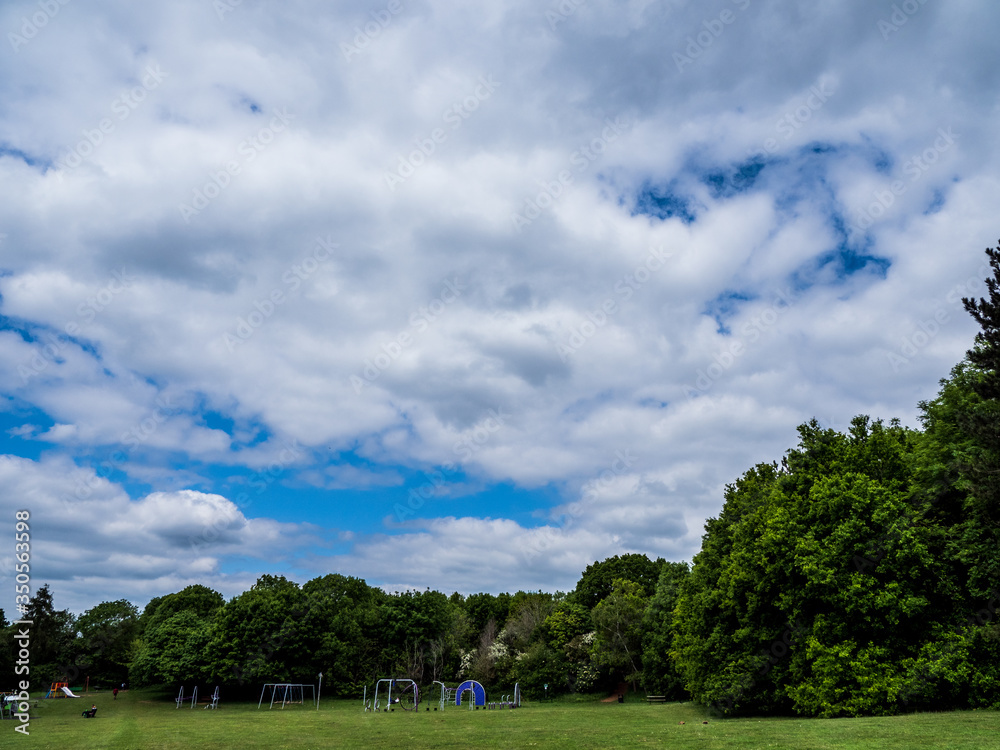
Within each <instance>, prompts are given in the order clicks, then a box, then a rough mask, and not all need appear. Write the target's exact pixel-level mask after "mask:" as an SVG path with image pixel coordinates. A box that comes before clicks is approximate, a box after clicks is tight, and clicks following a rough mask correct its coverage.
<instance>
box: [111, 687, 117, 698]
mask: <svg viewBox="0 0 1000 750" xmlns="http://www.w3.org/2000/svg"><path fill="white" fill-rule="evenodd" d="M111 699H112V700H118V688H115V689H114V690H112V691H111Z"/></svg>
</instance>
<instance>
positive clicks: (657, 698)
mask: <svg viewBox="0 0 1000 750" xmlns="http://www.w3.org/2000/svg"><path fill="white" fill-rule="evenodd" d="M646 700H647V701H649V702H650V703H666V702H667V696H665V695H647V696H646Z"/></svg>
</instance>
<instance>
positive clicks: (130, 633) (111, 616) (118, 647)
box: [74, 599, 139, 685]
mask: <svg viewBox="0 0 1000 750" xmlns="http://www.w3.org/2000/svg"><path fill="white" fill-rule="evenodd" d="M76 629H77V633H78V637H77V639H76V642H75V643H74V652H75V654H76V663H77V664H78V665H80V668H81V669H82V670H83V671H84V673H85V674H86V675H87V676H88V677H89V678H90V684H91V685H102V684H103V685H115V684H119V683H122V682H127V681H128V679H129V677H128V665H129V660H130V650H131V646H132V641H133V640H134V639H135V637H136V635H137V634H138V631H139V610H138V608H137V607H136V606H135V605H134V604H132V603H131V602H129V601H126V600H124V599H119V600H118V601H113V602H101V603H100V604H98V605H97V606H96V607H93V608H91V609H88V610H87V611H86V612H84V613H83V614H82V615H80V616H79V617H78V618H77V620H76Z"/></svg>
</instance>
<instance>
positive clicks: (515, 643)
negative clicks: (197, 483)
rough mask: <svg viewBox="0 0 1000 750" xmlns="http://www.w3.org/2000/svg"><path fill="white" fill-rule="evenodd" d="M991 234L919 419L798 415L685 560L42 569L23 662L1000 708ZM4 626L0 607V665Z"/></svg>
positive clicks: (352, 683)
mask: <svg viewBox="0 0 1000 750" xmlns="http://www.w3.org/2000/svg"><path fill="white" fill-rule="evenodd" d="M987 255H988V257H989V262H990V267H991V269H992V272H993V275H992V276H991V277H990V278H987V279H986V286H987V291H988V296H987V297H986V298H981V299H979V300H975V299H965V300H963V302H964V304H965V307H966V309H967V310H968V311H969V313H970V314H971V315H972V316H973V317H974V318H975V320H976V321H977V322H978V323H979V324H980V326H981V330H980V332H979V333H978V334H977V335H976V339H975V342H974V345H973V348H972V349H970V350H969V352H968V353H967V354H966V356H965V358H964V359H963V360H962V361H961V362H959V363H958V364H957V365H956V366H955V367H954V368H953V369H952V371H951V374H950V376H949V377H948V378H946V379H944V380H942V381H941V383H940V389H939V391H938V393H937V396H936V397H935V398H934V399H931V400H928V401H924V402H921V403H920V404H919V411H920V424H921V426H920V429H912V428H907V427H903V426H902V425H901V424H900V423H899V422H898V421H897V420H893V421H891V422H889V423H888V424H885V423H883V422H882V421H880V420H872V419H871V418H869V417H867V416H858V417H855V418H854V419H853V420H852V422H851V425H850V427H849V428H848V429H847V430H846V431H844V432H838V431H836V430H833V429H830V428H824V427H822V426H821V425H820V424H819V423H817V422H816V421H815V420H813V421H810V422H808V423H806V424H804V425H802V426H800V427H799V429H798V435H799V441H798V444H797V445H796V447H794V448H792V449H791V450H789V451H788V452H787V453H786V454H785V455H784V456H783V457H782V458H781V459H780V461H777V460H776V461H772V462H770V463H761V464H758V465H757V466H754V467H752V468H750V469H749V470H748V471H746V472H745V473H744V474H743V475H742V476H741V477H739V478H738V479H737V480H736V481H735V482H733V483H732V484H731V485H729V486H727V487H726V489H725V496H724V504H723V507H722V510H721V512H720V513H719V515H718V517H715V518H710V519H709V520H708V521H707V522H706V524H705V533H704V535H703V537H702V546H701V550H700V551H699V552H698V554H697V555H696V556H695V557H694V559H693V561H692V564H691V566H690V567H689V566H688V565H687V564H686V563H677V562H667V561H665V560H663V559H662V558H661V559H657V560H655V561H654V560H650V559H649V558H648V557H646V556H645V555H641V554H623V555H620V556H615V557H612V558H609V559H607V560H604V561H601V562H595V563H594V564H592V565H590V566H588V567H587V569H586V570H584V571H583V573H582V575H581V578H580V580H579V581H578V582H577V584H576V587H575V588H574V589H573V591H571V592H568V593H558V592H557V593H555V594H552V593H544V592H540V591H539V592H525V591H519V592H517V593H516V594H506V593H505V594H499V595H492V594H486V593H480V594H473V595H471V596H462V595H460V594H457V593H455V594H452V595H451V596H447V595H445V594H443V593H441V592H438V591H432V590H426V591H423V592H419V591H409V592H403V593H387V592H385V591H383V590H382V589H380V588H376V587H371V586H369V585H367V584H366V583H365V581H363V580H361V579H359V578H352V577H348V576H343V575H339V574H330V575H326V576H323V577H320V578H315V579H313V580H311V581H309V582H307V583H305V584H303V585H301V586H300V585H299V584H297V583H294V582H292V581H288V580H286V579H285V578H283V577H280V576H270V575H265V576H262V577H261V578H260V579H258V581H257V582H256V584H255V585H254V586H253V587H251V589H250V590H249V591H246V592H244V593H242V594H240V595H238V596H236V597H235V598H233V599H231V600H230V601H228V602H227V601H225V600H224V598H223V597H222V595H221V594H219V593H218V592H216V591H213V590H211V589H209V588H206V587H204V586H199V585H195V586H188V587H187V588H185V589H184V590H182V591H179V592H176V593H173V594H168V595H166V596H163V597H158V598H156V599H153V600H152V601H150V602H149V603H148V604H147V605H146V607H145V609H144V610H143V611H142V612H141V613H140V612H139V610H138V609H137V608H136V607H135V606H134V605H132V604H130V603H129V602H126V601H116V602H103V603H101V604H99V605H98V606H97V607H94V608H93V609H91V610H88V611H86V612H84V613H83V614H82V615H80V616H79V617H74V616H73V615H71V614H70V613H68V612H66V611H59V610H55V609H54V605H53V602H52V597H51V594H50V592H49V590H48V588H47V587H43V588H41V589H39V590H38V591H37V592H36V594H35V596H34V597H33V598H32V599H31V602H30V606H29V612H28V614H27V615H26V616H25V617H26V619H32V620H34V622H35V625H34V627H33V629H32V659H33V664H32V674H33V676H35V678H36V679H37V678H38V677H39V676H46V677H45V679H49V678H50V679H53V680H55V679H59V678H62V677H67V678H69V679H70V681H74V680H75V681H77V682H82V680H83V677H82V675H87V676H89V677H90V679H91V683H92V684H93V683H94V682H95V680H96V681H99V682H106V683H109V684H111V683H116V682H121V681H125V682H130V683H131V684H133V685H160V684H162V685H171V686H176V685H177V684H183V683H188V684H192V683H200V684H212V683H218V684H224V685H226V686H227V687H228V688H230V689H231V690H233V691H235V692H236V693H239V692H243V693H244V694H247V695H252V694H254V691H255V690H259V686H260V684H261V683H263V682H304V683H309V682H315V680H316V676H317V675H318V674H319V673H320V672H322V673H323V675H324V678H323V684H324V692H332V693H334V694H336V695H341V696H345V697H354V698H356V697H358V696H359V695H360V694H361V691H362V689H363V687H364V686H365V685H371V684H372V683H373V682H374V681H375V680H376V679H379V678H382V677H390V676H391V677H408V678H410V679H413V680H415V681H417V682H418V683H419V684H421V685H424V686H429V685H430V684H431V683H432V681H434V680H442V681H446V682H448V681H451V682H454V681H457V680H460V679H476V680H479V681H480V682H482V683H483V684H484V685H485V686H486V687H487V689H490V688H494V687H501V688H502V687H511V686H513V684H514V683H515V682H518V683H520V685H521V687H522V690H523V692H524V693H525V695H527V696H529V697H531V696H539V695H541V694H542V693H543V691H545V692H547V693H548V694H550V695H552V694H558V693H565V692H576V693H590V692H607V691H611V690H615V689H617V687H618V686H619V684H620V683H621V682H625V683H628V684H630V685H631V687H632V688H633V689H636V690H638V689H640V688H641V689H644V690H645V691H646V692H647V693H651V694H657V695H664V696H666V697H668V698H673V699H686V698H693V699H694V700H696V701H698V702H700V703H702V704H705V705H707V706H711V707H712V708H714V709H715V710H717V711H718V712H721V713H723V714H727V715H729V714H739V713H784V714H789V713H794V714H799V715H804V716H822V717H834V716H859V715H884V714H893V713H900V712H905V711H914V710H925V709H930V710H941V709H948V708H989V707H992V708H998V707H1000V690H998V689H1000V624H998V618H997V606H998V604H1000V248H997V249H995V250H994V249H989V250H987ZM13 633H14V628H13V627H10V626H8V624H7V623H6V621H5V620H4V617H3V613H2V611H0V639H3V641H4V642H5V643H10V644H11V646H10V647H9V648H8V647H5V648H3V649H2V650H0V673H2V674H13V656H12V654H13V644H12V641H13ZM8 662H9V663H8ZM546 685H548V689H547V690H546V689H545V687H544V686H546Z"/></svg>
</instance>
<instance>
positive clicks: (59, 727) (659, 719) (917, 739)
mask: <svg viewBox="0 0 1000 750" xmlns="http://www.w3.org/2000/svg"><path fill="white" fill-rule="evenodd" d="M224 697H225V695H224V694H223V698H224ZM34 703H35V701H34V700H32V705H34ZM91 703H96V704H97V706H98V711H97V717H96V718H94V719H89V720H88V719H84V718H82V717H81V716H80V713H81V712H82V711H83V710H84V709H85V708H89V707H90V704H91ZM427 705H430V706H431V707H432V710H431V711H430V712H427V711H424V710H421V711H420V712H419V713H418V714H414V713H411V712H400V711H396V712H393V713H388V714H386V713H381V714H372V713H364V712H363V711H362V710H361V702H360V700H358V701H339V700H336V701H335V700H330V701H327V700H323V701H322V702H321V704H320V709H319V710H318V711H317V710H316V709H315V708H310V707H303V706H295V707H288V708H285V709H284V710H279V709H274V710H271V711H269V710H267V708H266V707H265V708H262V709H260V710H257V704H256V703H226V702H225V701H224V700H223V701H222V702H221V703H220V707H219V709H218V710H217V711H206V710H204V709H202V708H201V707H200V706H199V707H198V708H195V709H193V710H192V709H190V708H182V709H177V708H176V707H175V705H174V703H173V701H170V700H169V699H167V700H164V699H163V697H162V696H161V695H160V694H159V693H153V692H146V691H136V690H130V691H128V692H125V693H122V694H121V695H119V696H118V700H117V701H113V700H112V698H111V695H110V694H109V693H97V694H91V695H89V696H85V697H84V698H82V699H79V700H73V699H69V698H67V699H59V700H39V701H38V708H32V712H31V713H32V719H31V723H30V732H31V734H30V736H29V737H24V736H22V735H20V734H18V733H15V732H14V726H15V722H12V721H4V722H0V748H12V749H13V748H18V747H24V748H58V749H59V750H76V749H77V748H130V749H131V748H139V749H142V750H145V749H146V748H150V749H153V748H176V749H177V750H193V749H194V748H238V749H239V750H251V749H252V748H354V747H357V748H401V747H403V748H407V750H410V749H411V748H464V749H466V750H467V749H468V748H531V747H539V748H549V747H553V748H635V747H661V748H662V747H666V748H671V749H673V748H678V749H679V750H684V749H685V748H698V749H699V750H712V749H714V748H734V749H735V748H739V749H740V750H748V749H753V748H795V749H796V750H812V749H815V750H828V749H832V748H837V749H838V750H841V749H846V748H852V749H853V748H857V749H858V750H861V749H862V748H864V750H871V749H872V748H879V749H880V750H881V749H882V748H962V749H965V748H968V750H984V749H986V750H988V749H990V748H998V749H1000V712H996V711H968V712H955V713H927V714H913V715H908V716H899V717H892V718H871V719H833V720H820V719H725V720H720V719H716V718H713V717H710V716H709V715H708V714H707V713H706V712H705V711H704V710H702V709H701V708H699V707H698V706H695V705H693V704H666V705H653V706H650V705H646V703H645V702H640V701H639V700H638V699H634V700H632V701H630V702H626V703H625V704H618V703H600V702H598V701H593V702H581V701H575V702H574V701H565V702H559V701H556V702H551V703H532V704H526V705H525V706H524V707H522V708H520V709H518V710H514V711H510V710H503V711H484V710H479V711H469V710H467V709H462V708H454V707H450V708H449V709H447V710H445V711H444V712H443V713H442V712H435V711H434V710H433V707H434V706H436V705H437V702H436V701H434V702H433V703H430V704H427V703H425V704H424V706H422V707H421V708H424V707H425V706H427ZM703 721H708V723H707V724H703V723H702V722H703ZM680 722H685V723H684V724H681V723H680Z"/></svg>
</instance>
